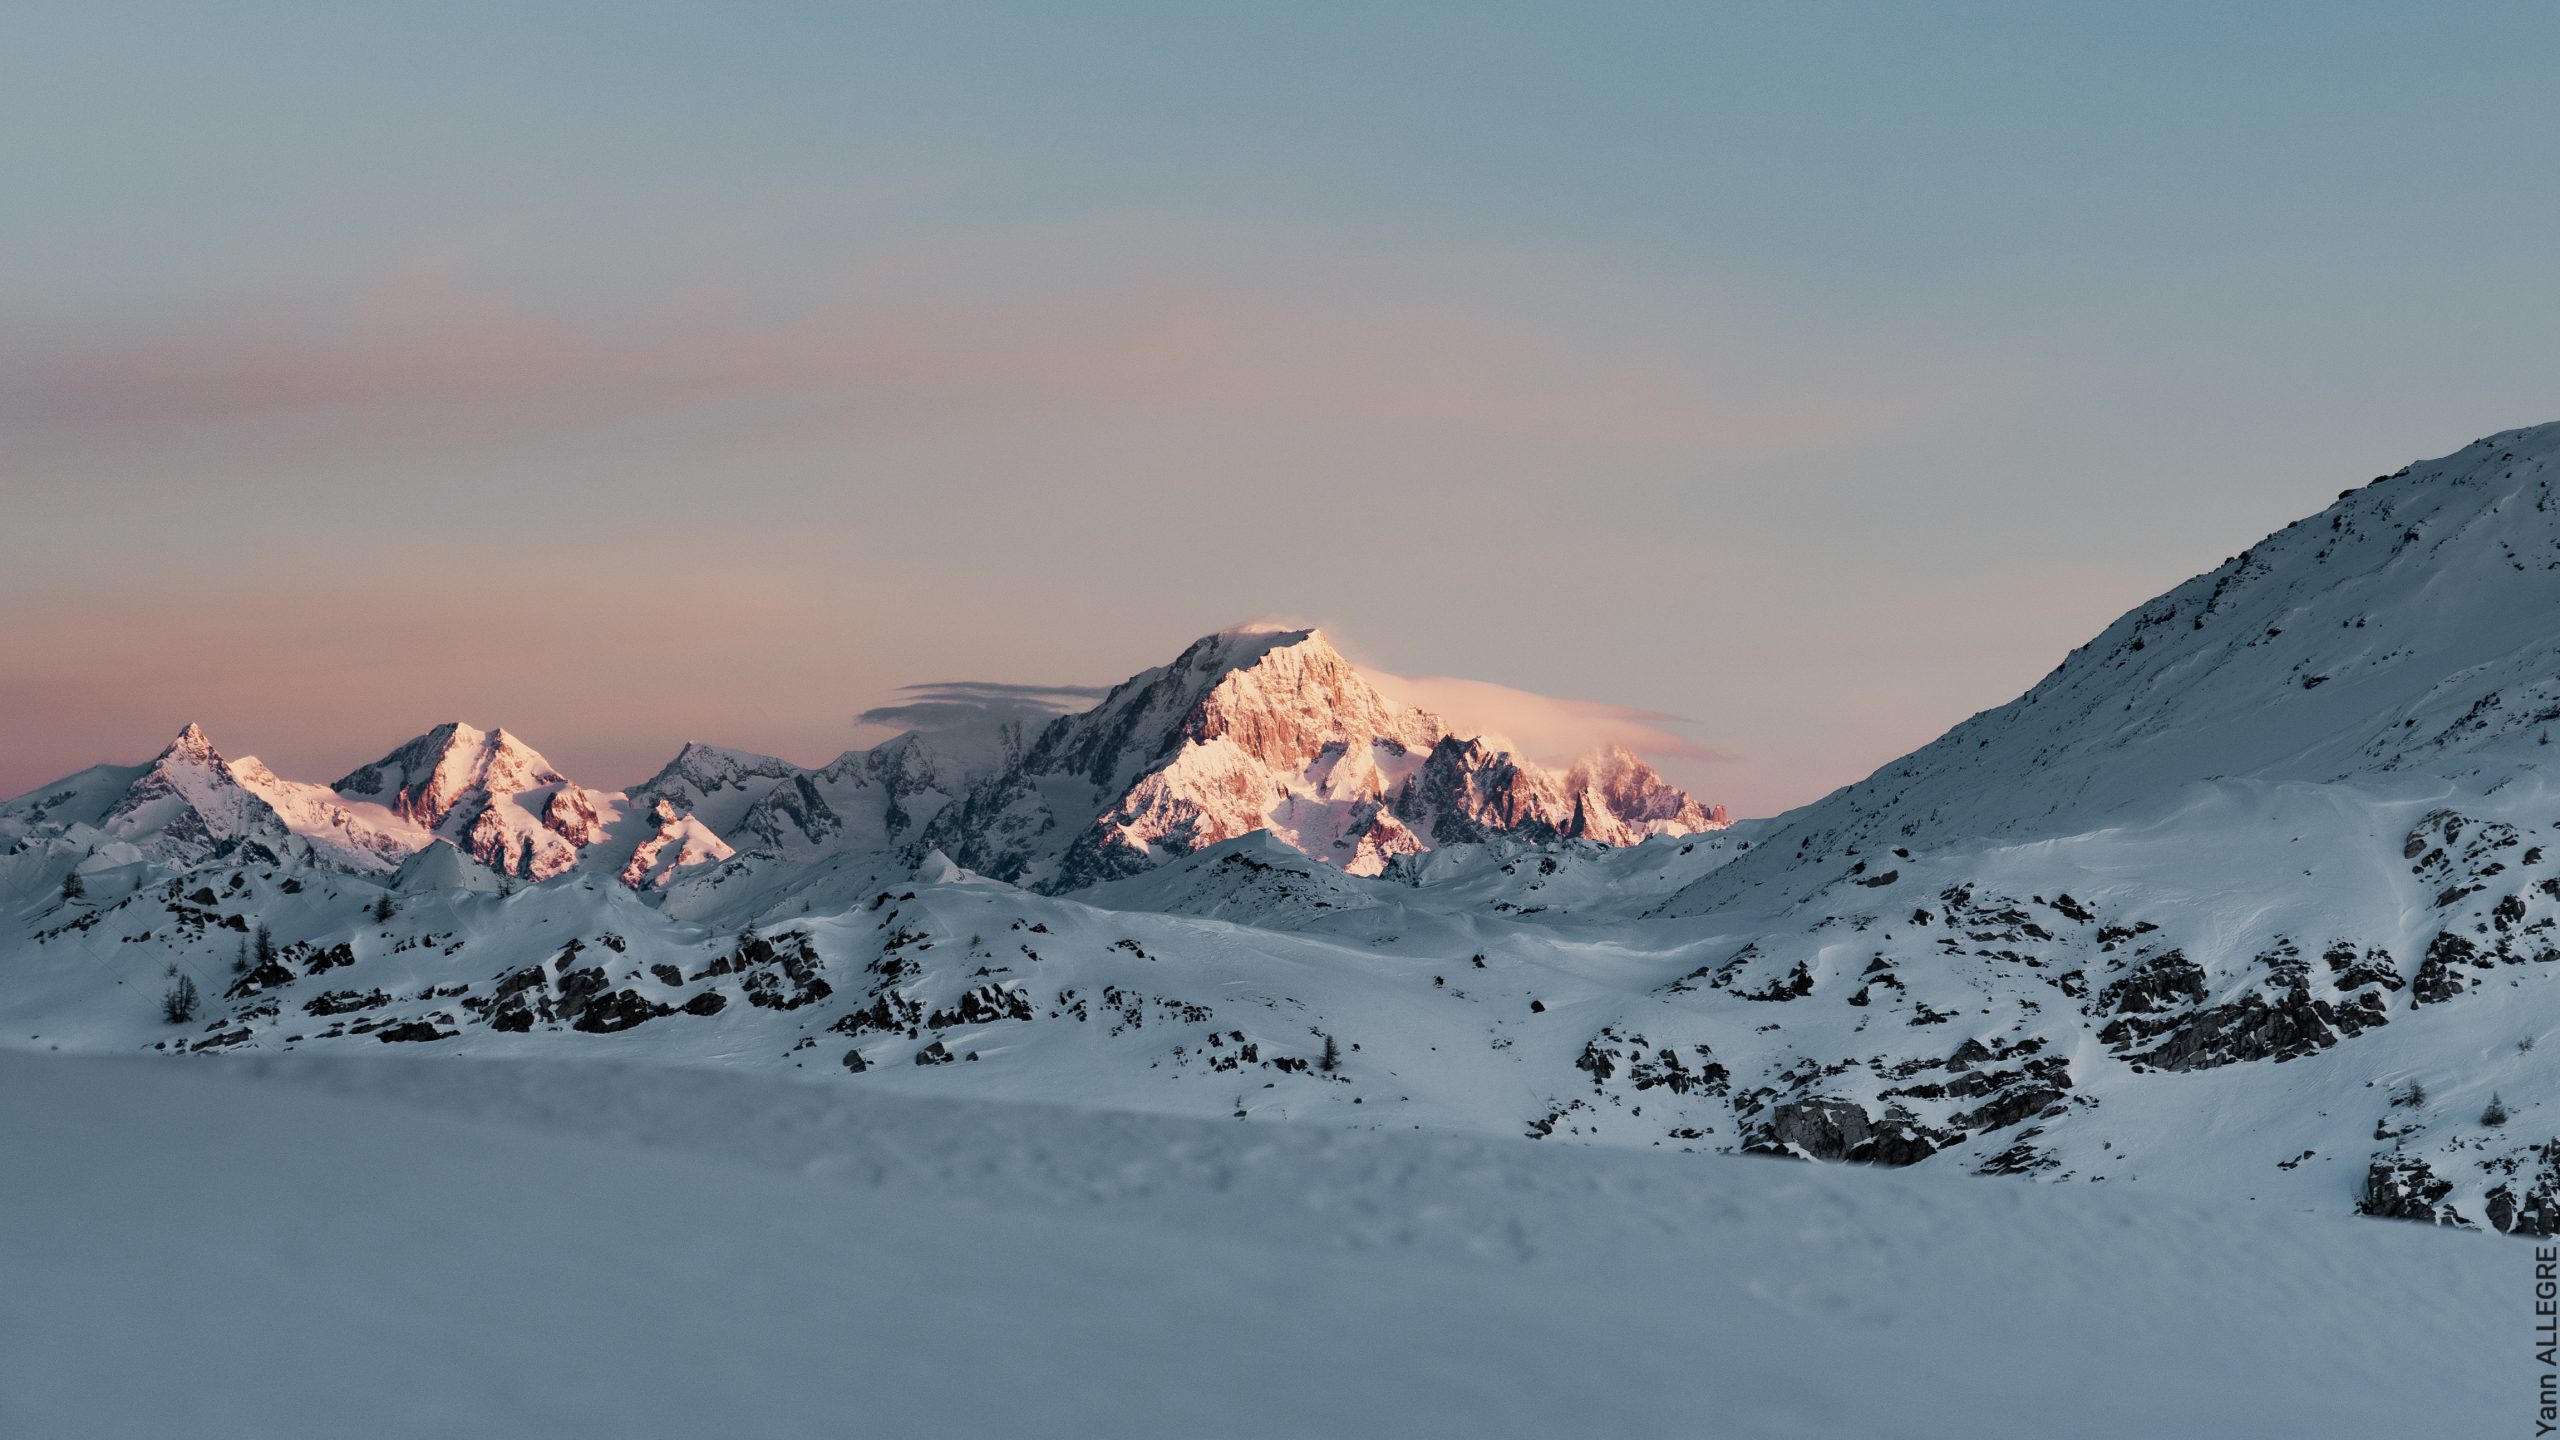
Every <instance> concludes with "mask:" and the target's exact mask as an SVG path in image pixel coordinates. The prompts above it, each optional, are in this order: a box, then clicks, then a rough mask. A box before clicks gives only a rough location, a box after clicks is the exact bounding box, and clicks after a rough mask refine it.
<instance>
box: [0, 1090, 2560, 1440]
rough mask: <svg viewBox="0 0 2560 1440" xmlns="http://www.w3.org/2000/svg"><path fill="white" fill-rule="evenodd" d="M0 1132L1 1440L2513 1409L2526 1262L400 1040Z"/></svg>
mask: <svg viewBox="0 0 2560 1440" xmlns="http://www.w3.org/2000/svg"><path fill="white" fill-rule="evenodd" d="M0 1153H6V1154H7V1155H8V1156H9V1157H10V1163H9V1164H8V1165H6V1166H5V1167H0V1213H5V1214H6V1215H7V1216H8V1224H7V1225H6V1226H5V1227H0V1269H5V1271H6V1273H7V1274H8V1275H9V1277H10V1280H9V1284H10V1297H9V1304H8V1305H7V1306H5V1307H0V1431H5V1432H6V1433H9V1434H12V1435H70V1434H88V1435H109V1434H114V1435H138V1434H185V1435H190V1436H241V1437H250V1436H255V1437H262V1440H263V1437H302V1436H336V1435H346V1434H365V1435H377V1436H429V1435H436V1436H443V1435H457V1434H468V1435H484V1436H514V1435H523V1436H546V1437H548V1436H590V1435H592V1436H617V1437H627V1436H660V1435H663V1436H685V1437H693V1436H702V1435H809V1436H817V1435H847V1434H874V1435H924V1434H936V1435H956V1436H995V1435H1022V1434H1042V1435H1061V1436H1094V1437H1105V1436H1108V1437H1143V1436H1196V1435H1217V1436H1223V1437H1259V1436H1273V1437H1278V1436H1307V1435H1394V1436H1400V1437H1434V1436H1452V1437H1455V1436H1466V1437H1476V1436H1510V1435H1519V1436H1556V1435H1588V1434H1598V1433H1607V1434H1701V1433H1712V1434H1718V1435H1730V1436H1738V1437H1808V1440H1810V1437H1831V1436H1841V1435H1890V1436H1896V1437H1906V1440H1931V1437H1949V1440H1956V1437H1961V1440H2005V1437H2019V1440H2025V1437H2039V1440H2041V1437H2046V1436H2051V1435H2056V1434H2069V1435H2075V1436H2085V1437H2093V1440H2095V1437H2156V1436H2162V1435H2265V1436H2291V1435H2302V1436H2309V1435H2320V1436H2408V1435H2486V1434H2493V1433H2505V1432H2507V1431H2513V1432H2514V1433H2530V1428H2529V1424H2528V1423H2527V1422H2528V1420H2529V1414H2528V1409H2529V1402H2530V1401H2531V1399H2532V1395H2531V1392H2530V1386H2529V1384H2520V1383H2519V1381H2520V1380H2523V1381H2529V1379H2530V1376H2529V1374H2528V1372H2527V1370H2526V1369H2525V1367H2524V1365H2523V1364H2522V1361H2521V1358H2520V1357H2521V1353H2522V1351H2521V1348H2520V1346H2521V1337H2522V1335H2523V1333H2524V1330H2525V1328H2526V1326H2527V1324H2528V1321H2527V1317H2526V1312H2527V1311H2528V1310H2529V1308H2530V1302H2529V1298H2528V1299H2519V1300H2517V1301H2515V1302H2514V1303H2512V1304H2507V1305H2501V1304H2498V1303H2495V1302H2494V1300H2493V1297H2495V1296H2499V1295H2511V1296H2518V1297H2524V1296H2528V1295H2529V1290H2530V1286H2529V1283H2526V1282H2527V1281H2529V1277H2528V1276H2526V1275H2524V1273H2523V1269H2524V1265H2523V1262H2524V1259H2525V1256H2524V1252H2522V1251H2521V1250H2519V1249H2517V1248H2514V1247H2512V1246H2508V1245H2504V1244H2500V1243H2498V1242H2495V1241H2492V1240H2484V1239H2482V1238H2480V1237H2473V1236H2462V1235H2449V1234H2439V1233H2430V1232H2427V1231H2424V1230H2420V1229H2417V1228H2415V1227H2405V1228H2397V1229H2390V1230H2381V1229H2375V1228H2371V1227H2366V1228H2358V1229H2353V1230H2352V1232H2351V1233H2350V1231H2349V1229H2348V1224H2349V1222H2341V1221H2336V1220H2322V1219H2318V1218H2315V1217H2307V1216H2303V1215H2299V1214H2294V1213H2283V1212H2277V1211H2275V1210H2273V1209H2271V1208H2257V1209H2251V1208H2248V1207H2237V1208H2235V1207H2229V1206H2224V1207H2218V1208H2206V1207H2202V1206H2198V1205H2194V1204H2189V1203H2182V1202H2178V1201H2174V1200H2171V1199H2169V1198H2167V1197H2156V1196H2143V1195H2139V1194H2135V1193H2130V1192H2127V1191H2123V1190H2120V1189H2117V1190H2070V1191H2064V1190H2055V1189H2047V1188H2041V1187H2025V1186H2007V1185H1995V1184H1990V1183H1986V1182H1982V1181H1975V1180H1969V1179H1966V1178H1965V1177H1962V1176H1958V1175H1953V1174H1946V1175H1935V1176H1924V1175H1918V1174H1914V1175H1909V1176H1888V1175H1880V1174H1874V1173H1867V1174H1852V1173H1844V1172H1840V1171H1829V1170H1823V1169H1818V1168H1814V1167H1806V1166H1784V1165H1770V1164H1765V1163H1761V1162H1754V1161H1746V1160H1714V1159H1708V1160H1700V1159H1697V1158H1695V1157H1672V1156H1664V1155H1647V1154H1610V1153H1601V1152H1588V1151H1585V1152H1559V1151H1554V1150H1549V1149H1546V1148H1543V1147H1537V1146H1530V1145H1524V1144H1519V1143H1516V1142H1513V1143H1506V1142H1497V1141H1487V1140H1478V1139H1470V1138H1465V1137H1450V1136H1436V1137H1422V1136H1415V1135H1411V1134H1409V1133H1408V1134H1401V1135H1399V1134H1393V1133H1361V1132H1344V1131H1336V1130H1322V1129H1314V1128H1295V1127H1272V1126H1266V1125H1256V1124H1238V1123H1234V1122H1231V1121H1222V1122H1184V1121H1174V1120H1167V1119H1161V1118H1150V1117H1142V1116H1132V1115H1118V1116H1111V1115H1096V1114H1083V1113H1077V1112H1071V1111H1054V1110H1046V1109H1042V1108H1039V1107H1029V1106H1018V1105H1010V1106H984V1105H972V1104H967V1103H962V1102H952V1101H923V1100H909V1099H895V1098H883V1097H879V1096H873V1095H864V1094H857V1093H848V1092H843V1091H832V1092H831V1091H827V1090H823V1089H819V1088H816V1087H809V1086H795V1085H790V1084H787V1083H784V1082H780V1081H775V1080H770V1079H754V1078H749V1077H743V1076H715V1075H707V1074H699V1073H695V1074H687V1073H682V1072H674V1071H657V1070H625V1069H620V1068H617V1067H611V1066H595V1065H583V1066H573V1065H538V1064H523V1065H509V1064H481V1065H455V1064H440V1063H433V1062H405V1063H404V1062H398V1061H381V1062H376V1063H373V1064H369V1065H344V1064H336V1065H332V1064H314V1063H312V1062H306V1061H285V1062H280V1063H279V1062H267V1063H265V1064H262V1065H259V1066H258V1067H257V1068H255V1069H252V1068H251V1067H249V1066H244V1065H239V1064H234V1063H229V1062H222V1063H215V1064H210V1065H198V1066H191V1067H184V1068H180V1067H175V1066H170V1065H166V1064H153V1063H144V1062H136V1061H129V1060H127V1061H116V1060H74V1059H60V1058H46V1057H36V1056H27V1055H0ZM2347 1256H2351V1257H2352V1258H2351V1259H2348V1258H2344V1257H2347Z"/></svg>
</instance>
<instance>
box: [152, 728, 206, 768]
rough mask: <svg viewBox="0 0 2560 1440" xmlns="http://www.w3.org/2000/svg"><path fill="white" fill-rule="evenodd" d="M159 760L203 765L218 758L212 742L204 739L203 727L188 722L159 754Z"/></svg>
mask: <svg viewBox="0 0 2560 1440" xmlns="http://www.w3.org/2000/svg"><path fill="white" fill-rule="evenodd" d="M160 758H161V759H162V760H181V761H189V762H195V763H203V762H206V761H210V760H215V759H218V758H220V757H219V756H217V755H216V754H215V753H214V749H213V741H211V740H209V739H207V738H206V737H205V733H204V727H203V726H201V725H198V724H196V723H195V722H194V721H192V720H190V721H188V722H187V728H185V729H183V730H181V731H179V732H178V738H177V739H175V740H172V741H170V742H169V744H168V746H167V748H165V749H163V750H162V751H161V752H160Z"/></svg>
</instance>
